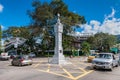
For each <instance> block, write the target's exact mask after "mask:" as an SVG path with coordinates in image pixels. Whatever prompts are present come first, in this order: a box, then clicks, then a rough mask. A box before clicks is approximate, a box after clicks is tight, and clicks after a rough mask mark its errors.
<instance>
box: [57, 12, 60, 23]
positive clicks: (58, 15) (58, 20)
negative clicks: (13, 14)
mask: <svg viewBox="0 0 120 80" xmlns="http://www.w3.org/2000/svg"><path fill="white" fill-rule="evenodd" d="M57 17H58V19H57V23H60V14H59V13H58V14H57Z"/></svg>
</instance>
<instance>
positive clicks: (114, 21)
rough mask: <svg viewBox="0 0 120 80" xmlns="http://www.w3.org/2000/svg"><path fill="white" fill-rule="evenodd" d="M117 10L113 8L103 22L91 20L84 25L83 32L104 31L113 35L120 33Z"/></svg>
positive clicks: (119, 20)
mask: <svg viewBox="0 0 120 80" xmlns="http://www.w3.org/2000/svg"><path fill="white" fill-rule="evenodd" d="M114 15H115V10H114V9H112V13H111V14H109V15H108V16H105V19H104V21H103V22H102V23H100V22H99V21H96V20H91V21H90V24H88V23H87V24H85V25H82V27H81V28H82V29H83V31H81V33H93V34H95V33H97V32H104V33H109V34H113V35H118V34H120V18H115V17H114Z"/></svg>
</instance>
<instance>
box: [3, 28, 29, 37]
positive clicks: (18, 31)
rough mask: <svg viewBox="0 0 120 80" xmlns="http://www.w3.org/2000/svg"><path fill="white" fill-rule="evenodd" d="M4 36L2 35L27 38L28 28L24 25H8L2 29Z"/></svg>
mask: <svg viewBox="0 0 120 80" xmlns="http://www.w3.org/2000/svg"><path fill="white" fill-rule="evenodd" d="M4 34H5V36H4V37H10V36H13V37H22V38H25V39H28V38H29V37H30V36H31V35H30V29H29V28H28V27H25V26H21V27H17V26H12V27H9V29H7V30H6V31H4Z"/></svg>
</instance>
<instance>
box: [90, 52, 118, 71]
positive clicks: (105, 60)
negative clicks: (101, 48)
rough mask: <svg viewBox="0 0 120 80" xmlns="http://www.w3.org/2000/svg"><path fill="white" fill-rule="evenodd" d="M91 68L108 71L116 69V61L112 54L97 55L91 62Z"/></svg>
mask: <svg viewBox="0 0 120 80" xmlns="http://www.w3.org/2000/svg"><path fill="white" fill-rule="evenodd" d="M92 66H93V68H102V69H110V70H112V68H113V67H115V66H116V67H118V66H119V64H118V59H116V58H115V56H114V54H113V53H99V54H98V55H97V58H95V59H93V61H92Z"/></svg>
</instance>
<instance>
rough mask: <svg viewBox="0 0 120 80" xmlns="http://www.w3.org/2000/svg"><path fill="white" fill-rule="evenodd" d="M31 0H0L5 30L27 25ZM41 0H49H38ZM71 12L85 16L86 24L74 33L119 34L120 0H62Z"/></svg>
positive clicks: (0, 15)
mask: <svg viewBox="0 0 120 80" xmlns="http://www.w3.org/2000/svg"><path fill="white" fill-rule="evenodd" d="M32 1H33V0H0V25H2V28H3V29H4V30H5V29H7V28H8V27H10V26H27V25H29V24H30V23H31V19H30V17H29V16H28V14H27V10H32V5H31V4H32ZM40 1H42V2H44V1H47V2H50V1H51V0H40ZM63 1H64V2H65V4H67V5H68V8H69V10H70V11H71V12H74V13H77V14H79V15H81V16H84V17H85V20H86V21H87V23H86V24H84V25H80V28H78V29H76V31H77V32H76V34H80V33H94V34H95V33H97V32H104V33H109V34H113V35H118V34H120V0H63Z"/></svg>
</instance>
